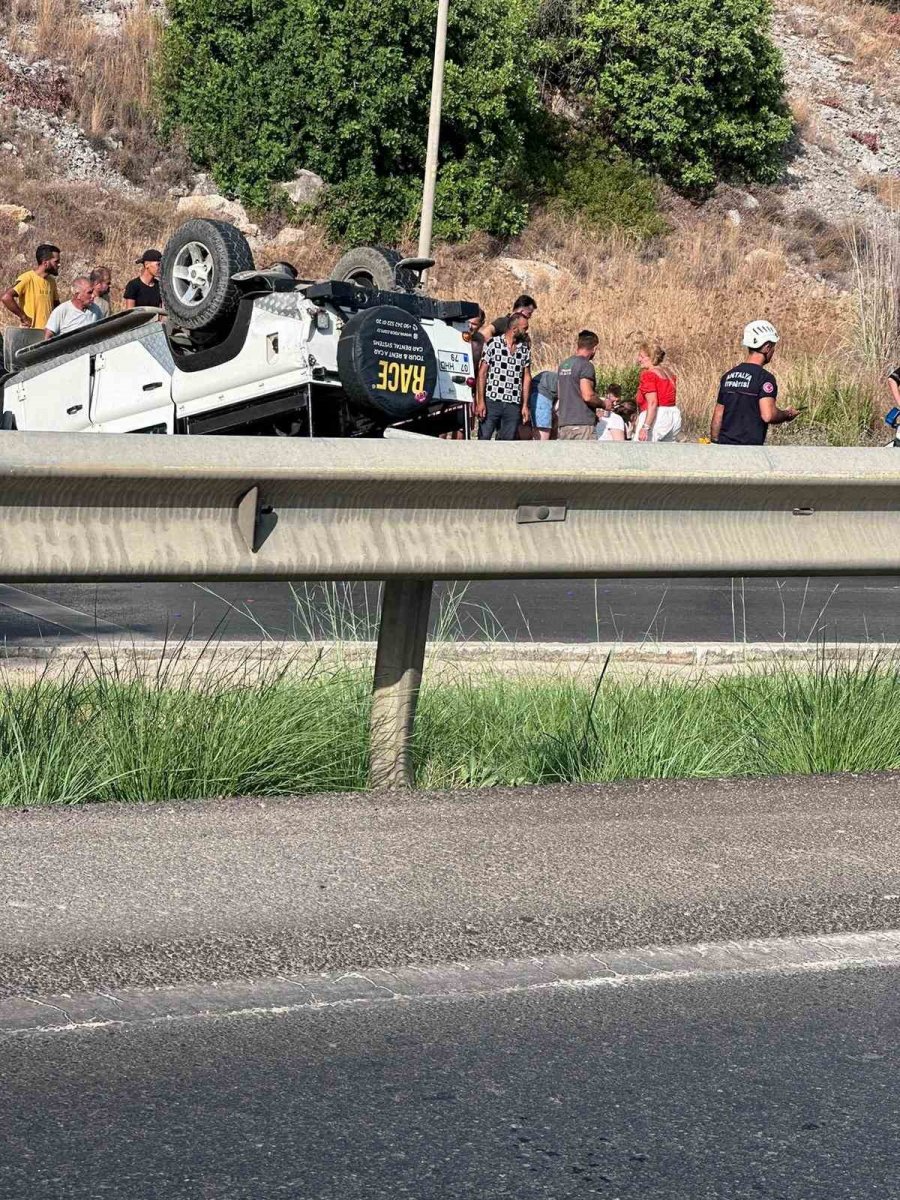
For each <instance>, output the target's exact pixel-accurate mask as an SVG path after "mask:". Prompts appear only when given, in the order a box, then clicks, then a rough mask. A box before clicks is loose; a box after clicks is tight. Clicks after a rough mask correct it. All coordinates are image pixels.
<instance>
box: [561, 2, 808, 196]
mask: <svg viewBox="0 0 900 1200" xmlns="http://www.w3.org/2000/svg"><path fill="white" fill-rule="evenodd" d="M771 20H772V9H771V3H770V0H653V2H651V0H576V2H575V3H574V4H572V3H565V2H564V0H545V4H544V7H543V9H542V18H541V34H542V42H541V45H542V50H543V55H544V59H545V62H546V63H547V64H549V69H550V72H551V74H552V75H554V76H555V79H556V81H557V82H558V83H559V85H560V86H561V87H562V88H563V90H564V91H567V92H568V93H569V94H570V95H573V96H575V97H577V99H578V102H579V103H580V104H581V105H582V106H583V107H584V108H585V109H586V112H587V113H588V114H589V116H590V119H591V120H592V121H593V122H595V124H596V125H597V127H598V128H599V129H600V130H601V131H602V132H603V133H604V134H605V135H606V136H608V137H609V138H610V139H611V140H612V141H613V142H615V143H616V144H617V145H618V146H620V147H622V148H623V149H624V150H626V151H627V152H628V153H629V154H631V155H633V156H634V157H635V158H637V159H639V160H640V161H641V162H642V163H644V164H645V165H646V166H648V167H650V168H651V169H653V170H656V171H658V172H659V173H660V175H662V177H663V178H664V179H666V180H667V181H668V182H670V183H672V184H674V185H675V186H676V187H678V188H680V189H682V190H685V191H696V192H702V191H704V190H706V189H708V188H710V187H711V186H712V185H713V184H714V183H715V182H716V181H717V180H718V179H722V178H725V179H729V178H732V179H734V178H743V179H751V180H758V181H760V182H764V183H768V182H772V181H774V179H776V178H777V176H778V174H779V172H780V169H781V162H782V152H783V149H784V146H785V144H786V142H787V141H788V139H789V137H790V135H791V132H792V123H791V119H790V116H789V114H788V112H787V108H786V106H785V102H784V79H783V72H782V63H781V57H780V54H779V52H778V50H777V48H776V47H775V45H774V43H773V42H772V39H771V35H770V26H771Z"/></svg>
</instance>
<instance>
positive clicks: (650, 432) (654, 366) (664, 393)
mask: <svg viewBox="0 0 900 1200" xmlns="http://www.w3.org/2000/svg"><path fill="white" fill-rule="evenodd" d="M665 357H666V352H665V350H663V348H662V346H651V345H649V344H648V343H647V342H644V343H643V344H642V345H640V346H639V347H638V355H637V361H638V366H639V367H640V368H641V380H640V383H639V384H638V393H637V405H638V408H639V409H640V413H639V416H638V420H637V429H636V437H637V440H638V441H639V442H674V441H675V439H676V438H677V437H678V435H679V433H681V410H680V409H679V407H678V394H677V384H678V380H677V377H676V375H675V372H674V371H673V370H672V368H671V367H666V366H663V359H664V358H665Z"/></svg>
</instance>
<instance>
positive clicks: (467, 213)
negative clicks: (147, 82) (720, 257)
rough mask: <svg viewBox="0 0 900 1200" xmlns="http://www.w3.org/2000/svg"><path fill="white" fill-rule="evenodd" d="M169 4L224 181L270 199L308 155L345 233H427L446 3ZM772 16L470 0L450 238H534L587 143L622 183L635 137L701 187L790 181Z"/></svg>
mask: <svg viewBox="0 0 900 1200" xmlns="http://www.w3.org/2000/svg"><path fill="white" fill-rule="evenodd" d="M169 16H170V21H169V25H168V29H167V34H166V41H165V48H164V58H163V63H164V69H163V72H162V77H161V80H162V85H161V86H162V103H163V105H164V110H165V117H166V122H167V125H168V127H169V128H170V129H173V130H174V129H177V130H181V131H182V132H183V134H184V137H185V139H186V142H187V145H188V147H189V148H190V150H191V152H192V154H193V156H194V158H195V159H196V160H197V161H198V162H201V163H203V164H204V165H206V166H208V167H209V168H210V169H211V171H212V173H213V175H214V177H215V178H216V180H217V181H218V182H219V183H220V184H221V186H222V187H223V188H225V189H227V190H228V191H230V192H233V193H235V194H237V195H238V196H240V198H241V199H242V200H244V201H245V202H247V203H250V204H253V205H256V206H262V207H264V206H265V205H266V204H267V203H269V202H270V200H271V196H272V191H271V185H272V184H273V183H278V182H280V181H283V180H287V179H289V178H290V176H291V174H292V173H293V171H295V170H296V169H298V168H301V167H302V168H307V169H310V170H313V171H315V172H317V173H319V174H320V175H322V176H323V178H324V179H325V181H326V182H327V183H328V184H329V185H330V186H329V190H328V192H327V193H326V198H325V200H324V202H323V204H322V207H321V215H322V217H323V219H324V220H325V222H326V225H327V227H328V229H329V231H330V232H331V233H332V234H333V235H335V236H338V237H342V238H349V239H351V240H366V239H373V238H374V239H379V240H394V239H396V238H397V237H399V236H402V235H403V234H404V233H409V231H410V230H411V229H412V228H413V226H414V224H415V222H416V220H417V218H418V210H419V199H420V190H421V189H420V182H419V181H420V180H421V177H422V172H423V169H424V163H425V140H426V138H425V135H426V130H427V124H428V105H429V95H430V77H431V53H432V46H433V41H434V20H435V5H434V2H433V0H269V2H268V3H266V4H264V5H260V4H258V3H254V2H253V0H170V3H169ZM770 20H771V7H770V4H769V0H665V2H663V3H660V4H657V5H653V6H648V5H646V4H644V3H643V2H642V0H508V2H507V3H505V4H497V3H496V2H495V0H469V3H467V4H454V5H451V8H450V25H449V30H448V63H449V65H448V70H447V81H446V94H445V101H444V115H443V128H442V142H441V172H440V176H439V181H438V194H437V202H436V230H437V232H438V235H439V236H441V237H444V238H459V237H462V236H465V235H468V234H472V233H475V232H479V231H481V232H487V233H491V234H495V235H509V234H515V233H519V232H521V230H522V228H523V227H524V225H525V223H526V220H527V217H528V214H529V209H530V205H531V204H532V203H533V202H534V201H536V200H541V199H544V200H546V199H548V198H549V197H551V196H552V195H554V194H559V195H564V194H565V193H566V191H567V188H568V184H569V171H568V169H567V168H568V165H569V162H570V160H571V159H572V158H573V156H575V159H576V162H583V160H584V154H583V146H584V142H585V140H587V141H589V142H591V144H592V145H593V146H594V147H595V153H594V156H593V159H592V162H593V167H594V171H595V173H596V175H597V178H598V180H599V181H600V182H601V185H602V183H603V176H604V170H608V171H609V172H610V173H611V176H612V178H613V179H614V180H615V181H616V182H617V183H619V184H621V183H622V182H623V180H622V177H621V161H620V160H619V159H618V157H617V155H616V153H615V152H616V150H624V151H626V152H627V153H628V154H629V155H630V157H631V158H632V159H633V160H634V161H635V162H636V163H638V164H641V165H642V166H643V167H645V168H646V169H648V170H652V171H653V172H655V173H658V174H659V176H660V177H661V178H662V179H663V180H665V181H667V182H669V183H671V184H672V185H673V186H676V187H677V188H679V189H681V190H684V191H687V192H690V193H693V194H695V195H702V194H704V193H707V192H708V191H709V189H711V188H712V187H713V186H714V185H715V184H716V182H717V181H718V180H720V179H729V180H744V181H753V180H755V181H760V182H772V181H774V180H775V179H776V178H777V176H778V174H779V172H780V169H781V167H780V165H781V154H782V151H783V149H784V146H785V144H786V143H787V141H788V139H789V137H790V135H791V130H792V122H791V120H790V117H789V115H788V110H787V106H786V103H785V100H784V80H783V76H782V68H781V59H780V56H779V53H778V51H777V49H776V48H775V46H774V44H773V43H772V40H771V38H770V36H769V24H770ZM361 100H362V101H363V102H362V103H361ZM575 135H577V137H576V136H575ZM598 146H602V147H604V148H607V151H608V152H607V154H606V157H605V160H604V158H603V156H601V155H599V154H597V153H596V147H598ZM625 182H626V186H627V184H628V183H629V182H631V181H630V180H629V181H625ZM586 207H588V208H589V206H586ZM622 215H623V217H625V218H626V219H627V215H628V214H627V212H625V211H623V214H622Z"/></svg>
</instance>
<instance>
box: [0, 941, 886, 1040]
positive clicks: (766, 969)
mask: <svg viewBox="0 0 900 1200" xmlns="http://www.w3.org/2000/svg"><path fill="white" fill-rule="evenodd" d="M885 967H900V930H896V929H894V930H882V931H878V932H874V933H839V934H829V935H826V936H822V937H797V938H757V939H750V940H747V941H739V942H712V943H697V944H694V945H682V946H654V947H649V948H643V949H636V950H613V951H606V952H600V951H598V952H596V953H593V954H589V953H579V954H572V955H565V954H557V955H551V956H548V957H545V958H532V959H524V960H518V961H513V962H501V961H494V960H487V961H480V962H472V963H449V964H444V965H440V966H427V967H402V968H398V969H396V970H386V969H382V968H372V969H369V970H367V971H366V972H362V971H353V972H346V971H344V972H340V973H339V972H330V973H329V972H325V973H322V974H319V975H309V976H303V977H293V976H292V977H288V976H284V975H281V976H277V977H276V978H274V979H267V980H257V981H253V982H232V983H220V984H204V985H185V986H175V987H159V988H145V989H137V988H135V989H123V990H121V991H119V992H118V994H113V992H112V990H109V991H105V992H103V991H98V990H95V991H94V992H90V993H85V994H83V995H82V994H77V995H75V994H68V993H67V994H64V995H61V996H47V997H44V998H40V997H34V996H26V995H22V996H18V997H10V998H9V999H7V1000H2V1001H0V1035H2V1034H5V1035H6V1036H7V1037H15V1036H25V1035H35V1034H58V1033H72V1032H76V1031H90V1030H93V1029H109V1028H127V1027H136V1026H146V1025H156V1024H160V1023H162V1022H167V1023H171V1022H173V1021H196V1020H203V1019H217V1020H225V1019H227V1020H233V1019H235V1018H241V1017H244V1018H246V1017H275V1016H285V1015H291V1014H296V1013H300V1012H306V1013H311V1012H318V1011H322V1010H328V1009H334V1008H347V1007H353V1006H364V1007H369V1006H372V1005H384V1004H396V1003H398V1002H404V1003H412V1002H416V1001H423V1000H424V1001H448V1000H467V999H468V1000H473V999H495V998H498V997H502V996H513V995H522V994H527V993H535V992H552V991H583V990H587V989H603V988H623V987H635V986H641V985H645V984H652V985H659V984H661V983H689V982H695V981H703V980H707V981H709V980H715V979H728V978H736V977H752V976H762V975H768V974H774V975H796V974H811V973H815V972H825V971H828V972H832V971H843V970H850V969H853V968H868V969H872V968H885ZM373 976H374V977H375V978H373ZM38 1008H40V1009H42V1010H46V1009H51V1010H52V1009H55V1010H56V1011H58V1012H59V1013H60V1017H61V1019H60V1020H59V1021H57V1022H56V1023H52V1024H48V1023H47V1021H46V1017H45V1016H44V1019H43V1020H41V1021H39V1020H37V1019H36V1015H37V1014H36V1010H37V1009H38ZM41 1015H42V1016H43V1013H42V1014H41Z"/></svg>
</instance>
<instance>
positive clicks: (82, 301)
mask: <svg viewBox="0 0 900 1200" xmlns="http://www.w3.org/2000/svg"><path fill="white" fill-rule="evenodd" d="M93 299H94V285H93V284H92V283H91V281H90V280H89V279H88V277H87V276H86V275H81V276H79V277H78V279H76V280H74V281H73V283H72V299H71V300H67V301H66V302H65V304H60V305H59V307H58V308H54V310H53V312H52V313H51V314H50V316H49V318H48V319H47V327H46V330H45V331H44V340H45V341H47V340H48V339H49V338H53V337H57V336H58V335H59V334H63V333H72V332H74V330H76V329H81V328H82V327H83V326H85V325H93V324H94V323H95V322H96V321H99V320H101V319H102V318H101V314H100V310H99V309H98V308H97V307H96V306H95V305H94V304H93V303H92V301H93Z"/></svg>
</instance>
